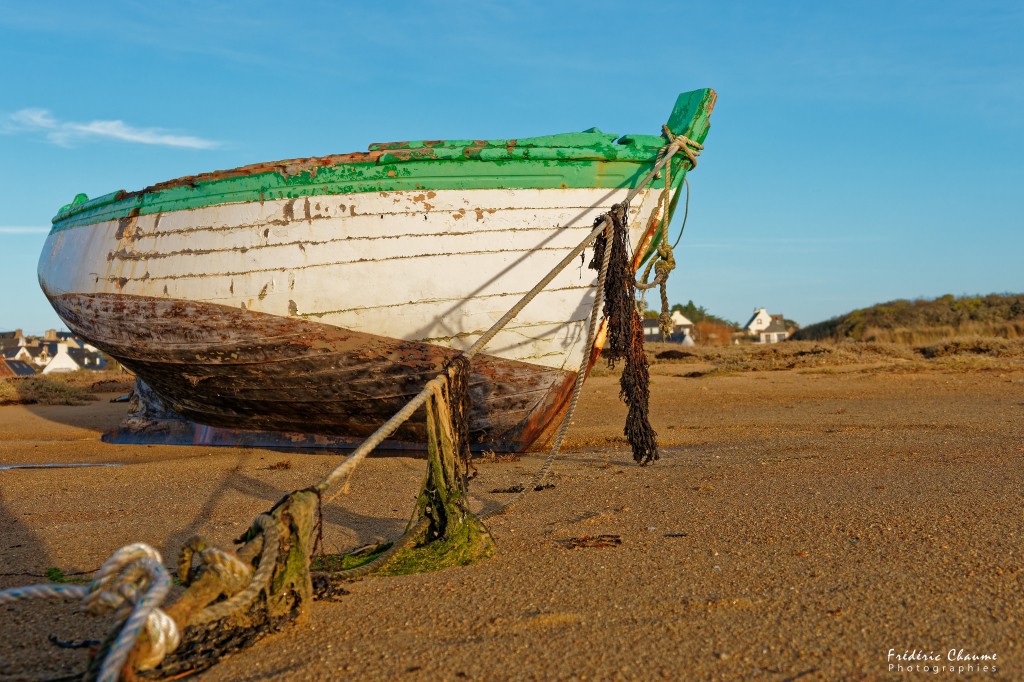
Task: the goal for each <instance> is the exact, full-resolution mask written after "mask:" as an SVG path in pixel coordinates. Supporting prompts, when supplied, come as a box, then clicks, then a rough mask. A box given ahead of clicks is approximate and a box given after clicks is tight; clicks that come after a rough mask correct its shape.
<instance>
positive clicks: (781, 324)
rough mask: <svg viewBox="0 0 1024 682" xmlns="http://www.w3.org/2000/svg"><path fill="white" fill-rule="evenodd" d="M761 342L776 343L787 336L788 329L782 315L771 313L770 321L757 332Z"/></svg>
mask: <svg viewBox="0 0 1024 682" xmlns="http://www.w3.org/2000/svg"><path fill="white" fill-rule="evenodd" d="M758 336H759V337H760V340H761V343H778V342H779V341H785V340H786V339H787V338H789V329H788V328H787V327H786V322H785V318H784V317H783V316H782V315H772V321H771V322H770V323H769V324H768V326H767V327H765V328H764V329H762V330H761V332H760V333H759V334H758Z"/></svg>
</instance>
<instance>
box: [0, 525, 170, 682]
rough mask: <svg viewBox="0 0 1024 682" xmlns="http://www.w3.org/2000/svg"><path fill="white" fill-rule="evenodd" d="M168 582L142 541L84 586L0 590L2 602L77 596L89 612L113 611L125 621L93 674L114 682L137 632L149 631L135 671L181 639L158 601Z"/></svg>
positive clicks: (116, 555) (148, 665) (154, 554)
mask: <svg viewBox="0 0 1024 682" xmlns="http://www.w3.org/2000/svg"><path fill="white" fill-rule="evenodd" d="M170 587H171V577H170V574H169V573H168V572H167V569H166V568H164V566H163V561H162V559H161V557H160V553H159V552H157V551H156V550H155V549H153V548H152V547H150V546H149V545H147V544H144V543H141V542H140V543H136V544H133V545H127V546H125V547H122V548H121V549H119V550H117V551H116V552H114V554H113V555H112V556H111V557H110V558H109V559H107V560H106V561H105V562H104V563H103V565H102V566H100V568H99V570H98V571H96V575H95V576H94V577H93V579H92V582H91V583H90V584H89V585H88V586H85V585H67V584H54V585H30V586H27V587H13V588H10V589H7V590H2V591H0V604H6V603H11V602H15V601H21V600H26V599H38V598H45V599H79V600H81V601H82V605H83V608H84V609H85V610H86V611H88V612H89V613H91V614H93V615H99V614H102V613H109V612H113V613H114V615H115V616H116V617H118V618H119V619H121V620H123V625H121V630H120V632H119V633H118V635H117V638H116V639H115V640H114V642H113V644H111V646H110V649H109V651H108V652H107V655H106V658H104V660H103V665H102V666H101V667H100V673H99V676H98V677H97V679H98V680H99V682H116V680H117V679H118V677H119V676H120V674H121V669H122V668H123V667H124V664H125V661H126V660H128V654H130V653H131V651H132V649H133V648H135V643H136V640H137V639H138V637H139V634H140V633H141V632H142V631H143V629H145V631H146V634H147V635H148V636H149V642H150V649H149V652H148V654H147V655H146V656H145V657H144V658H141V659H139V661H138V668H139V670H150V669H152V668H155V667H156V666H158V665H160V662H161V661H162V660H163V659H164V656H165V655H167V654H168V653H169V652H171V651H173V650H174V649H175V648H176V647H177V646H178V642H179V641H180V639H181V637H180V633H179V632H178V626H177V624H176V623H175V622H174V620H173V619H172V618H171V617H170V616H168V615H167V614H166V613H164V612H163V611H162V610H160V608H158V607H159V605H160V604H161V603H162V602H163V600H164V597H166V596H167V592H168V590H170Z"/></svg>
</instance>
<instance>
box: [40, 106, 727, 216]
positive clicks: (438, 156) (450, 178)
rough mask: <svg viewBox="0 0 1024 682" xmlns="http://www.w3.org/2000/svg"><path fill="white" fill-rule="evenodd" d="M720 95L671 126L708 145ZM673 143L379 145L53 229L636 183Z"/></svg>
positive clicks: (153, 194) (155, 194)
mask: <svg viewBox="0 0 1024 682" xmlns="http://www.w3.org/2000/svg"><path fill="white" fill-rule="evenodd" d="M714 101H715V93H714V91H713V90H710V89H702V90H695V91H692V92H687V93H683V94H681V95H680V96H679V98H678V99H677V100H676V105H675V108H674V109H673V111H672V115H671V116H670V117H669V121H668V124H667V125H668V127H669V129H670V130H672V131H673V132H675V133H677V134H679V133H682V134H685V135H687V137H689V138H690V139H693V140H696V141H698V142H701V143H703V141H704V139H705V137H706V136H707V133H708V127H709V116H710V113H711V108H712V107H713V105H714ZM664 144H665V138H664V137H662V136H660V135H626V136H621V137H620V136H618V135H611V134H608V133H604V132H601V131H600V130H597V129H590V130H587V131H584V132H581V133H564V134H560V135H549V136H545V137H534V138H523V139H518V140H436V141H427V140H416V141H409V142H391V143H375V144H372V145H370V148H369V151H368V152H365V153H357V154H348V155H344V156H341V157H319V158H314V159H300V160H291V161H281V162H277V163H274V164H257V165H254V166H248V167H242V168H238V169H234V170H232V171H225V172H218V173H209V174H206V175H199V176H195V177H192V178H182V179H180V180H175V181H171V182H167V183H162V184H160V185H154V186H152V187H149V188H147V189H144V190H141V191H138V192H132V193H129V192H125V191H124V190H120V191H117V192H111V193H110V194H106V195H104V196H101V197H97V198H95V199H91V200H87V201H79V200H78V199H76V202H74V203H72V204H70V205H68V206H65V207H63V208H62V209H61V211H60V212H59V213H58V214H57V216H56V217H54V219H53V228H52V230H51V234H53V233H55V232H59V231H61V230H66V229H69V228H72V227H78V226H82V225H93V224H96V223H100V222H105V221H110V220H119V219H122V218H127V217H130V216H133V215H146V214H151V213H160V212H169V211H180V210H187V209H194V208H203V207H207V206H214V205H219V204H232V203H244V202H251V201H272V200H276V199H295V198H301V197H313V196H321V195H329V194H354V193H362V192H388V191H402V190H448V189H532V188H536V189H558V188H589V187H597V188H609V189H611V188H617V187H633V186H635V184H636V183H637V182H639V180H640V179H641V178H643V176H644V175H645V174H646V173H647V172H648V171H649V170H650V169H651V167H652V166H653V164H654V162H655V159H656V157H657V153H658V150H659V149H660V148H661V147H662V146H663V145H664ZM681 158H682V155H679V156H677V157H676V159H675V160H674V163H673V166H674V169H676V170H674V172H673V176H672V179H673V183H672V184H673V186H677V185H678V183H680V182H682V177H683V175H684V172H682V168H681V162H680V161H679V159H681ZM652 187H654V188H658V187H664V180H655V181H654V183H653V184H652Z"/></svg>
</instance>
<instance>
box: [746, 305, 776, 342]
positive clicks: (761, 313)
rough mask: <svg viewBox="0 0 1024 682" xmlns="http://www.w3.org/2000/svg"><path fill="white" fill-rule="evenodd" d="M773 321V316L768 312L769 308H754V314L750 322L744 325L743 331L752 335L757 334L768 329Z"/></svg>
mask: <svg viewBox="0 0 1024 682" xmlns="http://www.w3.org/2000/svg"><path fill="white" fill-rule="evenodd" d="M771 323H772V316H771V315H769V314H768V309H767V308H754V316H753V317H751V318H750V321H749V322H747V323H746V324H745V325H743V331H745V332H746V333H748V334H750V335H752V336H757V335H758V334H760V333H761V332H762V331H764V330H765V329H767V328H768V325H770V324H771Z"/></svg>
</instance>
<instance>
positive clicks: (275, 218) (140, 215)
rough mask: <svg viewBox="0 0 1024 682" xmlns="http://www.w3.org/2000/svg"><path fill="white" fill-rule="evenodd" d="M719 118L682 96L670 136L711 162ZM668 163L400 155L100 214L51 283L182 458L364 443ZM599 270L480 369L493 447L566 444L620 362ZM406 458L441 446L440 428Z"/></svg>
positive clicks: (457, 152)
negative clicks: (570, 408)
mask: <svg viewBox="0 0 1024 682" xmlns="http://www.w3.org/2000/svg"><path fill="white" fill-rule="evenodd" d="M714 102H715V94H714V92H713V91H711V90H697V91H694V92H690V93H684V94H682V95H680V97H679V99H678V100H677V102H676V106H675V108H674V110H673V112H672V114H671V116H670V117H669V120H668V124H667V129H668V130H669V132H671V133H672V134H674V135H686V136H688V137H689V138H690V139H692V140H694V141H696V142H703V140H704V136H705V135H706V134H707V129H708V117H709V116H710V112H711V109H712V108H713V106H714ZM664 143H665V139H664V138H663V137H662V136H651V135H647V136H644V135H632V136H621V137H620V136H617V135H612V134H607V133H603V132H601V131H598V130H596V129H591V130H588V131H585V132H582V133H566V134H562V135H553V136H546V137H538V138H528V139H518V140H489V141H488V140H448V141H416V142H398V143H385V144H374V145H371V146H370V150H369V151H368V152H365V153H356V154H346V155H335V156H327V157H317V158H310V159H293V160H289V161H280V162H274V163H269V164H256V165H253V166H245V167H241V168H236V169H232V170H228V171H217V172H214V173H208V174H205V175H199V176H191V177H186V178H179V179H178V180H172V181H170V182H167V183H162V184H159V185H154V186H152V187H149V188H146V189H145V190H142V191H139V192H133V193H127V192H124V191H119V192H113V193H111V194H108V195H105V196H103V197H98V198H96V199H93V200H88V199H87V198H86V197H84V195H83V196H80V197H76V200H75V202H73V203H72V204H69V205H68V206H65V207H64V208H62V209H61V211H60V212H59V213H58V215H57V216H56V218H55V219H54V225H53V229H52V230H51V232H50V234H49V236H48V237H47V241H46V244H45V246H44V248H43V253H42V255H41V257H40V262H39V281H40V284H41V286H42V288H43V291H44V293H45V294H46V295H47V297H48V298H49V299H50V301H51V302H52V303H53V305H54V308H55V309H56V310H57V312H58V314H59V315H60V316H61V317H62V318H63V319H64V320H65V322H66V323H67V325H68V327H69V328H70V329H71V330H72V331H74V332H75V333H77V334H79V335H80V336H82V337H83V338H85V339H86V340H88V341H90V342H91V343H93V344H94V345H96V346H97V347H99V348H101V349H102V350H104V351H106V352H107V353H109V354H110V355H112V356H113V357H115V358H116V359H118V360H119V361H121V362H122V363H123V364H124V365H125V366H126V367H128V368H129V369H131V370H133V371H134V372H136V373H137V374H138V376H139V378H140V379H141V382H142V384H143V386H140V387H139V389H138V390H137V394H139V395H141V396H143V397H145V400H143V401H142V404H141V405H140V406H139V410H138V411H137V414H136V417H137V418H136V419H135V420H134V421H133V420H129V424H131V423H134V424H136V426H138V424H139V423H140V422H144V421H145V420H146V418H149V417H153V418H156V419H159V420H164V421H166V419H165V418H167V417H171V418H174V419H179V421H181V423H188V424H190V426H189V427H188V428H187V429H185V430H184V431H182V430H181V429H178V430H177V433H178V434H179V435H178V436H172V437H171V440H178V441H182V440H187V437H188V436H187V434H191V435H192V436H194V437H195V438H196V439H197V442H198V441H200V440H201V441H202V442H208V441H210V442H212V441H217V442H222V441H223V440H227V441H231V440H232V434H235V435H239V434H241V433H242V432H243V431H245V432H250V433H260V434H283V435H282V442H281V443H280V444H285V443H287V442H298V441H303V439H306V440H308V438H313V439H314V440H316V441H317V442H318V443H319V442H322V439H345V438H349V439H351V438H359V437H361V436H365V435H367V434H369V433H370V432H372V431H374V430H375V429H376V428H377V427H378V426H379V425H380V424H381V423H382V422H383V421H384V420H386V419H388V418H389V417H391V416H392V415H393V414H394V413H395V412H397V411H398V409H399V408H400V407H401V406H402V405H404V404H405V402H406V401H407V400H408V399H409V398H410V397H411V396H412V395H415V394H416V393H417V392H418V391H419V390H420V388H421V387H422V385H423V384H424V383H425V382H426V381H427V380H428V379H429V378H430V377H431V376H433V375H434V374H436V373H437V372H438V371H439V370H440V369H441V368H442V367H443V366H444V364H445V363H446V362H448V361H449V360H450V359H451V358H452V357H454V356H456V355H457V354H458V353H459V352H460V351H463V350H465V349H467V348H469V347H470V346H471V345H472V344H473V342H474V341H476V340H477V338H479V336H480V335H481V334H482V333H483V332H484V331H485V330H487V329H488V328H490V327H491V326H492V325H493V324H494V323H495V322H497V321H498V320H499V319H500V318H501V317H502V315H503V314H504V313H505V312H506V311H507V310H508V309H509V308H511V307H512V306H513V305H514V304H515V303H516V302H517V301H518V300H519V299H520V298H521V297H522V296H523V295H524V294H525V293H526V292H528V291H529V290H530V289H531V288H533V286H534V285H535V284H536V283H537V282H538V281H539V280H541V279H542V278H543V277H544V276H545V275H547V274H548V272H549V271H551V270H552V268H553V267H554V266H555V265H556V264H558V263H559V262H560V261H561V260H562V259H563V258H564V257H565V255H566V254H567V253H568V252H570V251H571V250H572V249H573V248H574V247H575V246H576V245H577V244H578V243H579V242H580V241H582V240H583V239H584V238H585V237H586V235H587V234H588V233H589V232H590V231H591V230H592V228H593V225H594V223H595V220H597V219H598V218H600V216H602V214H604V213H605V212H607V211H608V210H609V209H610V208H611V207H612V205H613V204H616V203H620V202H623V201H625V199H626V197H627V195H628V194H630V191H631V190H632V189H633V188H635V187H637V186H638V185H639V183H640V182H641V181H642V180H643V178H644V177H645V176H646V175H647V174H648V172H649V171H650V170H651V169H652V168H653V166H654V164H655V159H656V158H657V157H658V154H659V150H660V149H662V147H663V146H664ZM681 157H682V155H678V158H677V159H674V160H673V161H672V163H673V164H674V170H673V171H672V172H671V173H666V174H664V175H659V176H657V177H656V178H654V179H653V180H652V181H651V182H650V183H649V184H648V185H646V186H645V187H643V188H642V189H641V190H640V191H639V192H637V193H636V194H635V195H634V196H633V199H632V201H631V202H630V205H629V211H628V219H629V241H630V244H631V246H632V247H633V249H634V254H635V256H634V262H633V264H634V266H638V265H639V264H640V262H641V260H642V258H641V254H643V253H644V252H645V250H646V249H647V248H648V246H649V244H650V242H651V240H652V239H653V237H654V234H655V231H656V230H657V229H658V228H659V226H660V225H661V222H662V215H661V213H662V212H664V211H669V212H671V210H672V208H673V207H674V205H675V199H676V197H677V195H678V189H679V186H680V183H681V182H682V178H683V175H684V174H685V171H686V166H685V162H684V161H682V158H681ZM668 177H671V178H672V186H670V187H666V181H667V178H668ZM664 192H667V193H668V201H667V202H666V201H661V199H663V198H664V194H663V193H664ZM589 255H590V254H589V253H584V254H583V255H582V256H581V258H580V260H579V262H578V263H574V264H573V265H571V266H569V267H567V268H564V269H563V270H562V271H561V272H560V273H559V274H557V275H556V276H555V277H554V279H553V280H552V281H551V282H550V284H548V285H547V287H545V289H544V291H542V292H541V293H540V294H539V295H538V296H537V297H536V298H535V299H534V300H533V301H532V302H531V303H530V305H529V306H527V307H526V308H525V309H524V310H523V311H522V312H521V313H520V314H519V315H518V316H517V317H516V318H515V319H514V320H512V321H511V322H510V323H509V324H508V325H507V326H506V327H504V328H503V329H502V330H501V331H499V332H498V333H497V335H496V336H495V337H494V338H493V340H492V341H491V342H490V343H489V344H488V346H487V347H486V349H485V350H484V353H483V354H481V355H478V356H477V357H476V358H475V359H474V361H473V364H472V369H471V376H470V396H471V399H472V402H473V408H472V413H471V415H470V430H471V439H472V441H473V443H474V445H476V446H477V447H490V448H493V449H502V450H523V449H528V448H530V447H540V446H542V445H544V444H545V443H546V442H547V440H548V439H549V437H550V436H551V435H552V432H553V430H554V428H555V426H556V425H557V424H558V422H559V421H560V419H561V417H562V415H563V414H564V410H565V408H566V404H567V398H568V392H569V390H570V388H571V385H572V382H573V379H574V378H575V376H576V373H577V372H578V371H579V368H580V367H587V366H588V363H593V361H594V360H595V358H596V356H597V353H598V350H599V348H600V345H601V341H600V338H599V339H598V341H597V342H596V343H595V344H588V343H587V322H588V318H589V315H590V312H591V309H592V307H593V302H594V295H595V284H596V279H597V274H596V272H594V271H593V270H591V269H590V268H589V267H587V261H588V260H589ZM172 421H173V419H172ZM140 429H141V430H143V431H144V430H145V428H142V427H140ZM189 429H191V430H189ZM129 430H130V429H129ZM182 433H184V434H186V436H184V437H182V436H181V434H182ZM295 434H299V435H295ZM397 437H398V438H399V439H403V440H407V441H412V442H416V441H419V442H422V440H423V426H422V423H421V422H420V421H419V420H416V419H414V420H413V421H412V422H410V423H409V424H408V425H406V426H404V427H403V428H402V429H401V430H400V431H399V432H398V433H397ZM121 439H122V440H124V434H123V433H122V438H121ZM140 440H143V441H145V440H147V438H146V437H145V435H144V434H142V437H140ZM234 440H235V441H236V442H248V443H254V442H258V441H259V439H246V438H236V439H234Z"/></svg>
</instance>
